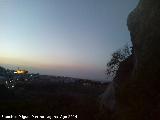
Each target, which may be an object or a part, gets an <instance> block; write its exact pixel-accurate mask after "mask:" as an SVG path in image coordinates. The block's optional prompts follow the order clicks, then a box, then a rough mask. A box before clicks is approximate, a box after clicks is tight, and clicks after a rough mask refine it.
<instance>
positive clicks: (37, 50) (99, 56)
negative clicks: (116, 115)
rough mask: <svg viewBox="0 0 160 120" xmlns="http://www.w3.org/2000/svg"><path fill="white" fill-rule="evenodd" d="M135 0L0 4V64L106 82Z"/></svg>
mask: <svg viewBox="0 0 160 120" xmlns="http://www.w3.org/2000/svg"><path fill="white" fill-rule="evenodd" d="M137 4H138V0H0V64H1V65H3V66H5V67H9V66H10V67H13V66H16V67H17V66H21V68H22V69H27V70H29V71H30V72H35V73H40V74H47V75H62V76H70V77H78V78H87V79H94V80H105V79H106V76H105V74H104V73H105V68H106V63H107V61H109V59H110V56H111V54H112V53H113V52H114V51H115V50H117V49H119V48H121V47H122V46H123V45H124V44H126V43H128V42H130V34H129V31H128V29H127V26H126V24H127V16H128V14H129V13H130V12H131V11H132V10H133V9H134V8H135V7H136V5H137Z"/></svg>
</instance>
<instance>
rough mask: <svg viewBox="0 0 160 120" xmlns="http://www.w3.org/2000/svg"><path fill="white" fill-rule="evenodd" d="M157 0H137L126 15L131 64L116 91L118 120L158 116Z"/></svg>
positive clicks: (159, 20)
mask: <svg viewBox="0 0 160 120" xmlns="http://www.w3.org/2000/svg"><path fill="white" fill-rule="evenodd" d="M159 28H160V1H159V0H141V1H140V3H139V5H138V6H137V8H136V9H135V10H134V11H133V12H131V13H130V15H129V17H128V29H129V31H130V34H131V41H132V43H133V48H134V50H133V51H134V68H133V71H132V75H131V76H130V78H129V79H128V81H126V82H124V83H123V84H122V85H121V86H120V89H119V90H118V91H117V92H118V94H117V98H116V101H117V105H118V106H117V115H118V117H119V118H120V120H156V119H160V102H159V101H160V62H159V60H160V29H159Z"/></svg>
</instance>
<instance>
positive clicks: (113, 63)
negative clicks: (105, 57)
mask: <svg viewBox="0 0 160 120" xmlns="http://www.w3.org/2000/svg"><path fill="white" fill-rule="evenodd" d="M130 48H131V47H129V45H128V44H127V45H125V46H124V47H123V48H121V49H118V50H117V51H115V52H114V53H113V54H112V55H111V59H110V61H109V62H108V63H107V65H106V67H107V68H106V75H107V79H109V80H110V79H113V78H114V77H115V75H116V72H117V70H118V68H119V64H120V63H121V62H122V61H124V60H125V59H126V58H128V57H129V56H130V55H131V49H130Z"/></svg>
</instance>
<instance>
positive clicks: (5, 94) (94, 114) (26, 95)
mask: <svg viewBox="0 0 160 120" xmlns="http://www.w3.org/2000/svg"><path fill="white" fill-rule="evenodd" d="M105 88H106V85H100V86H99V85H92V86H90V85H82V84H73V83H53V82H37V81H35V82H30V83H23V82H22V83H19V84H17V85H16V86H15V88H13V89H7V88H6V87H5V86H2V85H1V87H0V112H1V115H2V114H7V115H11V114H12V115H20V114H21V115H22V114H23V115H52V116H53V115H59V116H60V115H77V117H78V119H81V120H97V119H98V120H100V119H102V118H103V117H102V116H101V115H100V113H99V104H98V101H99V99H98V98H99V95H100V94H101V93H103V92H104V90H105ZM72 118H73V119H75V118H74V117H72ZM70 119H71V118H70Z"/></svg>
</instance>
